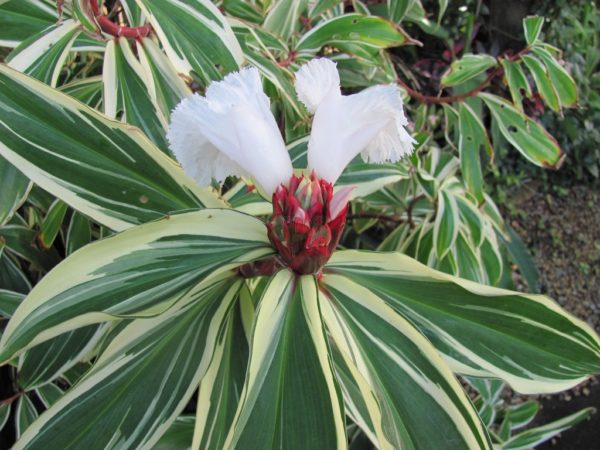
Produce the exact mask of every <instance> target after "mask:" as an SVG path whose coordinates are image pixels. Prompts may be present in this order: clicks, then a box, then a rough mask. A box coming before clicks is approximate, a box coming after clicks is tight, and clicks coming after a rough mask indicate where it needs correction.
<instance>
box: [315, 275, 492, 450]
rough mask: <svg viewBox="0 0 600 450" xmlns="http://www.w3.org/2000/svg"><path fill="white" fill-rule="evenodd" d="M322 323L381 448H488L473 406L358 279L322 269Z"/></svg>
mask: <svg viewBox="0 0 600 450" xmlns="http://www.w3.org/2000/svg"><path fill="white" fill-rule="evenodd" d="M322 283H323V284H324V288H325V290H326V292H327V296H326V300H327V301H325V302H323V303H322V308H323V316H324V318H325V321H326V324H327V329H328V330H329V333H330V334H331V336H332V339H333V340H334V342H335V344H336V347H337V348H339V350H340V351H341V353H342V355H343V358H344V361H345V363H346V364H347V365H348V366H349V367H354V370H352V372H358V373H359V374H360V376H358V377H355V379H354V381H355V382H356V383H357V385H358V386H359V389H360V391H361V394H362V397H363V399H364V402H365V403H366V409H367V410H368V412H369V415H370V419H371V421H372V423H373V426H374V430H375V435H376V437H377V441H378V443H379V445H378V448H382V449H400V448H402V449H415V450H418V449H423V450H425V449H442V448H447V446H448V443H449V442H452V448H453V449H457V450H458V449H491V444H490V441H489V438H488V437H487V434H486V431H485V429H484V427H483V426H482V424H481V422H480V420H479V417H478V416H477V413H476V411H475V410H474V409H473V406H472V405H471V403H470V401H469V399H468V397H467V396H466V394H465V392H464V391H463V390H462V388H461V386H460V384H459V383H458V381H457V380H456V378H454V376H453V374H452V372H450V370H449V369H448V367H447V366H446V365H445V364H444V362H443V361H442V360H441V358H440V356H439V354H438V353H437V351H436V350H435V349H434V348H433V346H432V345H431V344H430V343H429V342H428V341H427V340H426V339H425V338H424V337H423V336H422V335H421V334H420V333H419V332H418V331H417V330H416V329H415V328H414V326H413V325H411V324H410V323H409V322H408V321H407V320H405V319H404V318H403V317H402V316H401V315H399V314H397V313H396V312H395V311H393V310H392V309H391V308H390V307H389V306H387V305H386V304H385V302H384V301H383V300H382V299H381V298H379V297H377V296H376V295H374V294H373V292H370V291H369V290H368V289H366V288H365V287H363V286H361V285H360V284H359V283H355V282H354V281H352V280H351V279H349V278H347V277H345V276H340V275H336V274H326V275H325V276H324V277H323V279H322Z"/></svg>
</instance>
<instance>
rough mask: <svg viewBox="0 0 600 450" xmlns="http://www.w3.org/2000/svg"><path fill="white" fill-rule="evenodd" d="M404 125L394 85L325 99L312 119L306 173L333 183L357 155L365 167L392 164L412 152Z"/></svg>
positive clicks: (404, 118) (412, 141)
mask: <svg viewBox="0 0 600 450" xmlns="http://www.w3.org/2000/svg"><path fill="white" fill-rule="evenodd" d="M407 124H408V121H407V120H406V116H405V115H404V110H403V104H402V97H401V96H400V92H399V90H398V88H397V86H395V85H385V86H374V87H372V88H369V89H366V90H364V91H362V92H360V93H358V94H354V95H348V96H342V95H339V96H334V95H328V96H327V97H326V98H325V99H324V100H323V101H322V102H321V103H320V104H319V107H318V108H317V110H316V112H315V116H314V119H313V124H312V132H311V136H310V139H309V142H308V165H309V169H311V170H315V172H316V173H317V175H318V176H320V177H321V178H325V179H326V180H327V181H329V182H331V183H334V182H335V181H336V180H337V179H338V177H339V176H340V175H341V173H342V171H343V170H344V168H345V167H346V166H347V165H348V164H349V163H350V161H352V159H354V157H355V156H356V155H358V154H359V153H360V154H361V156H362V158H363V160H364V161H366V162H384V161H398V160H399V159H400V158H402V157H403V156H405V155H407V154H409V153H411V152H412V149H413V144H414V140H413V139H412V138H411V137H410V135H409V134H408V132H407V131H406V129H405V126H406V125H407Z"/></svg>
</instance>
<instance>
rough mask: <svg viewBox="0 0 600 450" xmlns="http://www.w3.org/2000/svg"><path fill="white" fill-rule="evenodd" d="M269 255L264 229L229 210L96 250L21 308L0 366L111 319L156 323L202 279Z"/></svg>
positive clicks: (130, 233)
mask: <svg viewBox="0 0 600 450" xmlns="http://www.w3.org/2000/svg"><path fill="white" fill-rule="evenodd" d="M271 252H272V248H271V247H270V245H269V244H268V239H267V237H266V232H265V227H264V224H263V223H262V222H260V221H259V220H257V219H255V218H252V217H250V216H246V215H244V214H241V213H239V212H235V211H231V210H202V211H197V212H190V213H184V214H179V215H175V216H172V217H171V218H169V219H164V220H161V221H158V222H152V223H149V224H145V225H141V226H138V227H136V228H133V229H131V230H127V231H125V232H123V233H120V234H117V235H114V236H112V237H110V238H106V239H103V240H101V241H97V242H94V243H93V244H90V245H88V246H86V247H84V248H82V249H81V250H78V251H76V252H75V253H73V254H72V255H71V256H70V257H69V258H67V259H66V260H65V261H63V262H62V263H61V264H59V265H58V266H57V267H56V268H55V269H54V270H53V271H51V272H50V273H49V274H48V275H47V276H46V277H45V278H43V279H42V281H41V282H40V283H38V284H37V285H36V287H35V288H34V289H33V291H32V292H31V293H30V294H29V296H28V297H27V298H26V299H25V300H24V301H23V302H22V303H21V305H20V307H19V308H18V309H17V311H16V312H15V314H14V315H13V318H12V319H11V321H10V322H9V324H8V326H7V328H6V330H5V332H4V334H3V336H2V340H1V341H0V354H1V355H2V356H1V357H0V359H3V360H6V359H8V358H10V357H12V356H13V355H14V354H15V353H16V352H20V351H22V350H23V349H24V348H27V347H30V346H32V345H35V344H37V343H39V342H43V341H44V340H46V339H49V338H50V337H53V336H56V335H58V334H60V333H62V332H66V331H68V330H70V329H73V328H77V327H81V326H84V325H88V324H91V323H95V322H100V321H104V320H110V319H113V318H114V316H149V315H155V314H157V313H160V312H162V311H164V310H165V309H167V308H169V307H170V306H172V305H173V304H174V303H175V302H177V301H179V300H181V299H182V298H183V297H184V296H187V297H191V298H192V299H193V298H194V295H195V291H194V286H196V285H198V284H199V283H200V282H201V281H202V280H203V279H206V278H207V277H209V276H213V277H214V276H215V274H218V273H226V274H228V276H233V275H234V272H232V271H231V269H232V268H235V267H237V266H238V265H240V264H243V263H244V262H248V261H253V260H255V259H257V258H260V257H262V256H265V255H267V254H269V253H271ZM181 306H182V305H179V307H181Z"/></svg>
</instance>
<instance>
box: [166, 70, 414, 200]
mask: <svg viewBox="0 0 600 450" xmlns="http://www.w3.org/2000/svg"><path fill="white" fill-rule="evenodd" d="M296 91H297V93H298V98H299V99H300V100H301V101H302V102H303V103H304V104H305V105H306V107H307V108H308V109H309V110H310V111H311V112H314V113H315V116H314V119H313V125H312V133H311V136H310V139H309V143H308V169H309V170H314V171H315V172H316V174H317V176H318V177H320V178H323V179H325V180H327V181H328V182H330V183H334V182H335V181H336V180H337V178H338V177H339V176H340V174H341V173H342V171H343V170H344V168H345V167H346V166H347V165H348V163H349V162H350V161H351V160H352V159H353V158H354V157H355V156H356V155H357V154H358V153H361V154H362V158H363V159H364V160H365V161H367V162H383V161H398V160H399V159H400V158H401V157H403V156H404V155H406V154H408V153H410V152H411V151H412V145H413V143H414V141H413V139H412V138H411V137H410V135H409V134H408V133H407V132H406V130H405V128H404V127H405V126H406V125H407V120H406V117H405V116H404V111H403V105H402V98H401V97H400V94H399V92H398V88H397V87H396V86H395V85H387V86H374V87H372V88H369V89H366V90H364V91H362V92H360V93H358V94H354V95H348V96H343V95H342V94H341V91H340V77H339V74H338V72H337V68H336V66H335V63H334V62H332V61H330V60H328V59H324V58H321V59H314V60H312V61H310V62H309V63H308V64H306V65H304V66H303V67H302V68H301V69H300V70H299V71H298V73H297V75H296ZM167 138H168V140H169V142H170V148H171V150H172V151H173V154H174V155H175V157H176V158H177V160H178V161H179V162H180V163H181V166H182V167H183V170H184V171H185V172H186V173H187V174H188V175H190V176H191V177H192V178H194V179H195V180H196V181H197V182H198V183H199V184H200V185H208V184H210V182H211V180H212V179H213V178H214V179H216V180H217V181H223V180H224V179H225V178H226V177H227V176H229V175H238V176H246V175H250V176H252V177H253V178H254V179H255V180H256V182H257V183H258V184H259V185H260V186H261V187H262V188H263V189H264V190H265V191H266V192H267V194H269V195H270V194H272V193H273V192H274V191H275V190H276V189H277V187H278V186H279V185H280V184H282V183H283V184H287V183H288V181H289V180H290V177H291V176H292V174H293V168H292V163H291V161H290V157H289V154H288V152H287V150H286V148H285V144H284V142H283V139H282V137H281V134H280V132H279V129H278V127H277V124H276V122H275V118H274V117H273V115H272V113H271V110H270V106H269V99H268V98H267V96H266V95H265V94H264V92H263V91H262V86H261V82H260V77H259V75H258V71H257V70H256V69H255V68H249V69H242V70H241V71H239V72H234V73H231V74H229V75H227V76H226V77H225V79H223V80H222V81H218V82H213V83H211V84H210V85H209V86H208V89H207V90H206V96H205V97H202V96H200V95H197V94H194V95H193V96H191V97H189V98H187V99H185V100H183V101H182V102H181V103H180V104H179V105H178V106H177V107H176V108H175V110H174V111H173V114H172V117H171V126H170V129H169V132H168V134H167Z"/></svg>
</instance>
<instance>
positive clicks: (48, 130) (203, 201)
mask: <svg viewBox="0 0 600 450" xmlns="http://www.w3.org/2000/svg"><path fill="white" fill-rule="evenodd" d="M0 90H1V91H2V93H3V95H2V96H0V154H2V156H4V157H5V158H6V159H7V160H9V161H10V162H11V163H12V164H13V165H15V166H16V167H17V168H18V169H19V170H21V171H22V172H23V173H24V174H25V175H27V176H28V177H29V178H30V179H32V180H33V181H35V182H36V183H37V184H39V185H40V186H41V187H43V188H44V189H45V190H47V191H49V192H50V193H52V194H53V195H55V196H57V197H58V198H60V199H61V200H63V201H65V202H66V203H68V204H69V205H70V206H72V207H74V208H75V209H77V210H79V211H81V212H82V213H83V214H85V215H87V216H89V217H91V218H92V219H94V220H96V221H98V222H100V223H101V224H103V225H106V226H108V227H109V228H112V229H116V230H122V229H125V228H128V227H130V226H131V225H132V224H138V223H143V222H147V221H149V220H154V219H157V218H159V217H161V216H162V215H165V214H168V213H169V212H171V211H175V210H180V209H188V208H197V207H203V206H204V207H221V206H224V203H223V202H222V201H221V200H219V199H218V198H217V197H216V195H215V193H214V192H213V191H211V190H209V189H202V188H199V187H198V186H197V184H196V183H195V182H194V181H193V180H192V179H190V178H189V177H187V176H186V175H185V174H184V173H183V171H182V170H181V168H180V167H178V166H177V164H176V163H175V162H174V161H173V160H172V159H170V158H169V157H167V156H166V155H165V154H163V153H162V152H160V151H159V150H158V149H157V148H156V147H155V146H154V145H153V144H152V143H151V142H150V141H149V140H148V139H147V138H146V137H145V136H144V135H143V134H142V133H140V131H139V130H137V129H135V128H133V127H131V126H128V125H124V124H120V123H118V122H114V121H111V120H108V119H106V118H105V117H103V116H102V115H100V114H98V113H97V112H96V111H94V110H93V109H91V108H89V107H87V106H85V105H82V104H81V103H79V102H77V101H76V100H74V99H72V98H71V97H69V96H67V95H65V94H62V93H60V92H57V91H55V90H53V89H51V88H49V87H48V86H46V85H44V84H42V83H39V82H37V81H35V80H33V79H31V78H28V77H26V76H25V75H22V74H20V73H19V72H16V71H14V70H11V69H9V68H7V67H6V66H3V65H0Z"/></svg>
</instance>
